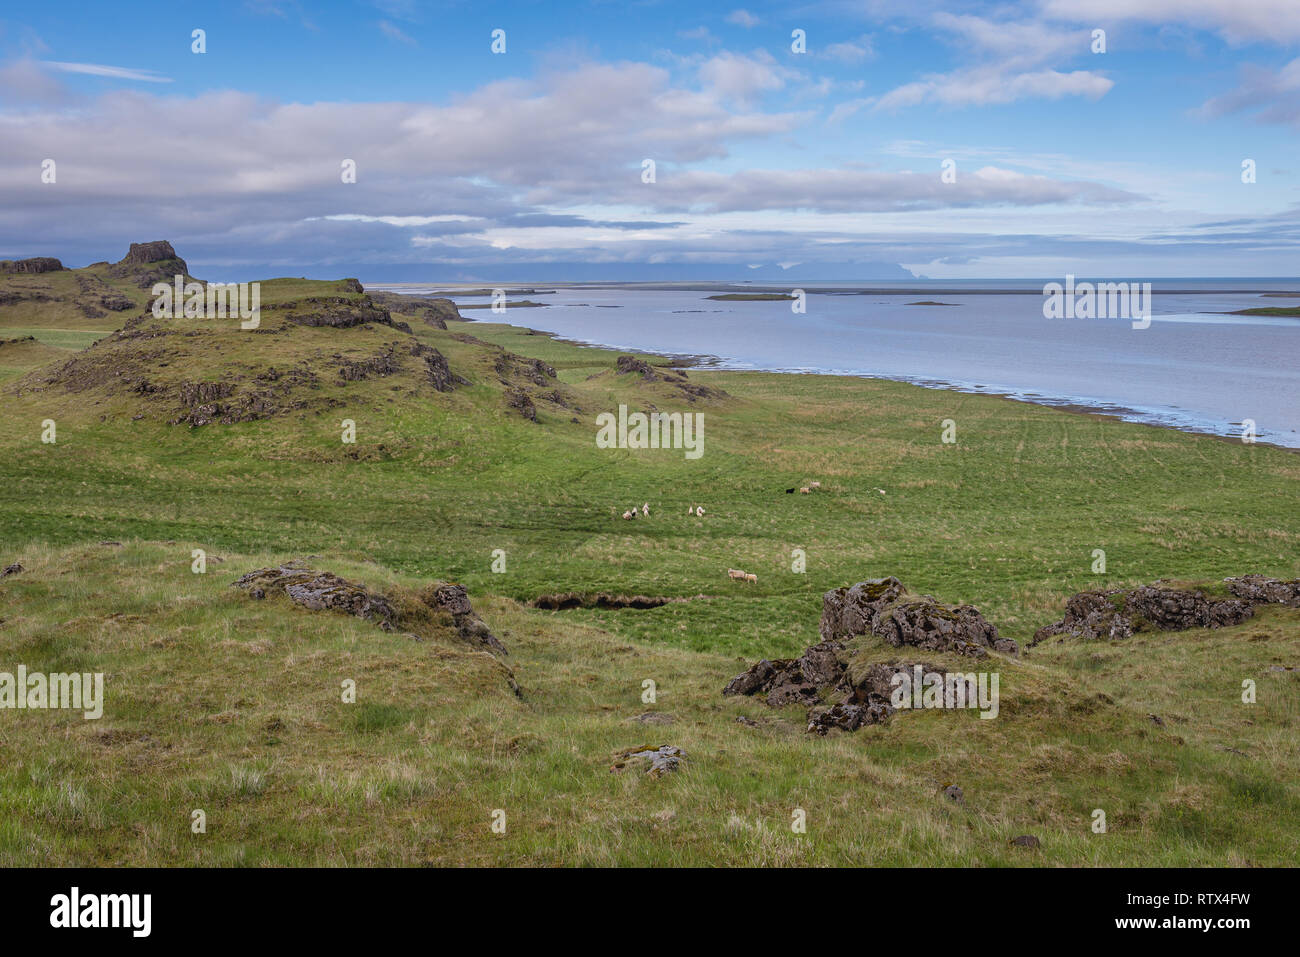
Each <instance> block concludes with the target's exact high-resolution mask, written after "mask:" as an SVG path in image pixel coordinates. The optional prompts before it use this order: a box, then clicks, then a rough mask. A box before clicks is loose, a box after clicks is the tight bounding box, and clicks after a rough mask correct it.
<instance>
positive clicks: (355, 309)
mask: <svg viewBox="0 0 1300 957" xmlns="http://www.w3.org/2000/svg"><path fill="white" fill-rule="evenodd" d="M279 314H280V315H281V316H282V317H283V318H284V319H285V320H286V321H288V322H292V323H294V324H295V325H299V326H313V327H318V328H330V329H351V328H352V327H353V326H361V325H366V324H375V325H381V326H392V327H394V328H396V327H397V323H395V322H394V321H393V317H392V316H391V315H389V312H388V310H387V309H384V308H381V307H380V306H377V305H375V303H374V301H373V300H372V299H371V298H370V297H369V296H362V297H361V298H360V299H349V298H348V297H347V296H309V297H307V298H304V299H299V300H296V301H295V302H293V303H292V304H290V305H289V306H286V307H285V308H284V309H283V310H280V313H279ZM408 331H409V330H408Z"/></svg>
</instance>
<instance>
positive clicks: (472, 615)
mask: <svg viewBox="0 0 1300 957" xmlns="http://www.w3.org/2000/svg"><path fill="white" fill-rule="evenodd" d="M420 601H422V602H424V603H425V604H426V605H428V606H429V607H430V608H436V609H438V610H439V611H444V612H446V613H447V614H449V615H451V617H452V621H454V622H455V623H456V633H457V634H458V635H459V636H460V637H461V638H462V639H464V640H465V641H468V642H469V643H470V644H473V645H484V646H486V647H488V648H491V649H492V650H493V651H496V652H499V653H500V654H503V655H504V654H509V652H507V651H506V646H505V645H503V644H501V642H500V640H498V638H497V636H496V635H494V634H492V630H491V629H490V628H488V626H487V625H486V624H485V623H484V622H483V619H481V618H480V617H479V616H478V614H477V613H476V612H475V611H474V606H473V605H471V604H470V600H469V593H468V591H466V589H465V586H464V585H456V584H452V583H450V582H435V583H434V584H432V585H430V586H429V587H427V588H426V589H425V590H424V591H423V592H421V593H420Z"/></svg>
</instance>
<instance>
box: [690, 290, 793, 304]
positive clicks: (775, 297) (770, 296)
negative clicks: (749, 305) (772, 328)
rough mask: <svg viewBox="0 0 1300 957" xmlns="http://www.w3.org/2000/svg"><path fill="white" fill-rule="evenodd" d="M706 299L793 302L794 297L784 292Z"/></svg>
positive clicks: (748, 293) (706, 297) (721, 296)
mask: <svg viewBox="0 0 1300 957" xmlns="http://www.w3.org/2000/svg"><path fill="white" fill-rule="evenodd" d="M704 298H705V299H715V300H717V301H718V302H773V301H779V300H783V299H784V300H787V301H788V300H791V299H794V298H795V297H794V296H791V295H790V294H788V293H784V292H728V293H724V294H722V295H720V296H705V297H704Z"/></svg>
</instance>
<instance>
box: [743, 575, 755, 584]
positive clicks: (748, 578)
mask: <svg viewBox="0 0 1300 957" xmlns="http://www.w3.org/2000/svg"><path fill="white" fill-rule="evenodd" d="M745 581H747V582H753V583H754V584H755V585H757V584H758V576H757V575H753V574H750V575H746V576H745Z"/></svg>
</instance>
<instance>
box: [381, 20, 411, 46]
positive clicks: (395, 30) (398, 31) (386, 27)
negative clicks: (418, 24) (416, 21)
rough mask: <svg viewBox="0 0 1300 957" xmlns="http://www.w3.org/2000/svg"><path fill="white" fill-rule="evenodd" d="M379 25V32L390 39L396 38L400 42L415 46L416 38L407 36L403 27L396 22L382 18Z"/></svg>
mask: <svg viewBox="0 0 1300 957" xmlns="http://www.w3.org/2000/svg"><path fill="white" fill-rule="evenodd" d="M378 26H379V32H380V33H382V34H383V35H384V36H386V37H388V39H390V40H396V41H397V42H398V43H405V44H407V45H408V46H415V40H413V39H412V38H411V37H409V36H407V35H406V33H404V32H403V31H402V28H401V27H399V26H397V25H396V24H393V23H390V22H389V21H387V20H380V21H379V24H378Z"/></svg>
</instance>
